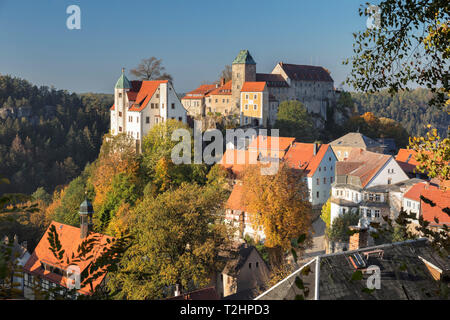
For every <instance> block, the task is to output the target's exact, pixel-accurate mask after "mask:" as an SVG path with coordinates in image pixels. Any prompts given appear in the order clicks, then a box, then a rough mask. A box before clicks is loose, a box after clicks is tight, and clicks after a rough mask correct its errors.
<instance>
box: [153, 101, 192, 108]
mask: <svg viewBox="0 0 450 320" xmlns="http://www.w3.org/2000/svg"><path fill="white" fill-rule="evenodd" d="M189 103H190V101H189ZM150 108H152V109H155V104H154V103H150Z"/></svg>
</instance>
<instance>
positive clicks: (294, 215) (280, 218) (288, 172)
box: [242, 163, 311, 251]
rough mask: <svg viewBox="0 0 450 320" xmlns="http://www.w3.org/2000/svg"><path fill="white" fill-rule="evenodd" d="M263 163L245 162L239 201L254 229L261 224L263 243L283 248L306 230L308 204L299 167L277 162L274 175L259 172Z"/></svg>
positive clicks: (308, 213)
mask: <svg viewBox="0 0 450 320" xmlns="http://www.w3.org/2000/svg"><path fill="white" fill-rule="evenodd" d="M262 166H263V165H254V166H248V168H246V170H245V172H244V175H243V189H244V192H243V194H244V195H243V199H242V202H243V204H244V205H245V207H246V210H247V211H248V212H249V214H250V220H251V223H252V224H253V225H254V226H255V229H257V228H258V227H262V228H263V230H264V234H265V236H266V240H265V245H266V246H267V247H269V248H273V249H275V250H279V251H283V250H290V249H291V248H292V240H293V239H297V238H298V237H299V236H301V235H302V234H305V235H306V234H309V230H310V228H311V204H310V202H309V200H308V198H309V197H308V189H307V186H306V185H305V183H304V182H303V181H304V180H303V176H302V173H301V172H300V171H299V170H295V169H292V168H289V167H288V166H287V165H285V164H283V163H281V164H280V165H279V170H278V171H277V172H276V174H274V175H262V174H261V169H262Z"/></svg>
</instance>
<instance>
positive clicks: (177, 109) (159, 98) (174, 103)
mask: <svg viewBox="0 0 450 320" xmlns="http://www.w3.org/2000/svg"><path fill="white" fill-rule="evenodd" d="M110 112H111V134H112V135H117V134H120V133H126V134H127V135H128V136H129V137H131V138H133V139H134V140H135V141H136V145H137V148H138V150H140V146H141V140H142V138H143V137H144V136H145V135H146V134H147V133H148V131H149V130H150V129H151V128H152V127H153V126H154V125H155V124H158V123H162V122H165V121H166V120H167V119H175V120H178V121H181V122H183V123H186V122H187V115H186V110H185V109H184V107H183V105H182V104H181V102H180V99H179V98H178V96H177V94H176V92H175V89H174V88H173V86H172V83H171V82H170V81H168V80H148V81H129V80H128V79H127V77H126V76H125V74H124V71H123V69H122V75H121V76H120V78H119V80H117V83H116V86H115V88H114V104H113V106H112V107H111V109H110Z"/></svg>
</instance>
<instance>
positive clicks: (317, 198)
mask: <svg viewBox="0 0 450 320" xmlns="http://www.w3.org/2000/svg"><path fill="white" fill-rule="evenodd" d="M316 196H317V199H319V191H317V194H316Z"/></svg>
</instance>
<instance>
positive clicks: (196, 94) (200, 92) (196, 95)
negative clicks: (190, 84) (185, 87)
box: [183, 84, 216, 99]
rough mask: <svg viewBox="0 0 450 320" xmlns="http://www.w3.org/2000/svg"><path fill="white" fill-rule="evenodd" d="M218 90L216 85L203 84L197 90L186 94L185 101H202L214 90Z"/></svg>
mask: <svg viewBox="0 0 450 320" xmlns="http://www.w3.org/2000/svg"><path fill="white" fill-rule="evenodd" d="M214 89H216V85H215V84H203V85H201V86H200V87H198V88H197V89H195V90H192V91H191V92H188V93H186V95H185V96H184V97H183V99H202V98H203V97H205V95H206V94H207V93H209V92H211V91H212V90H214Z"/></svg>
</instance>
